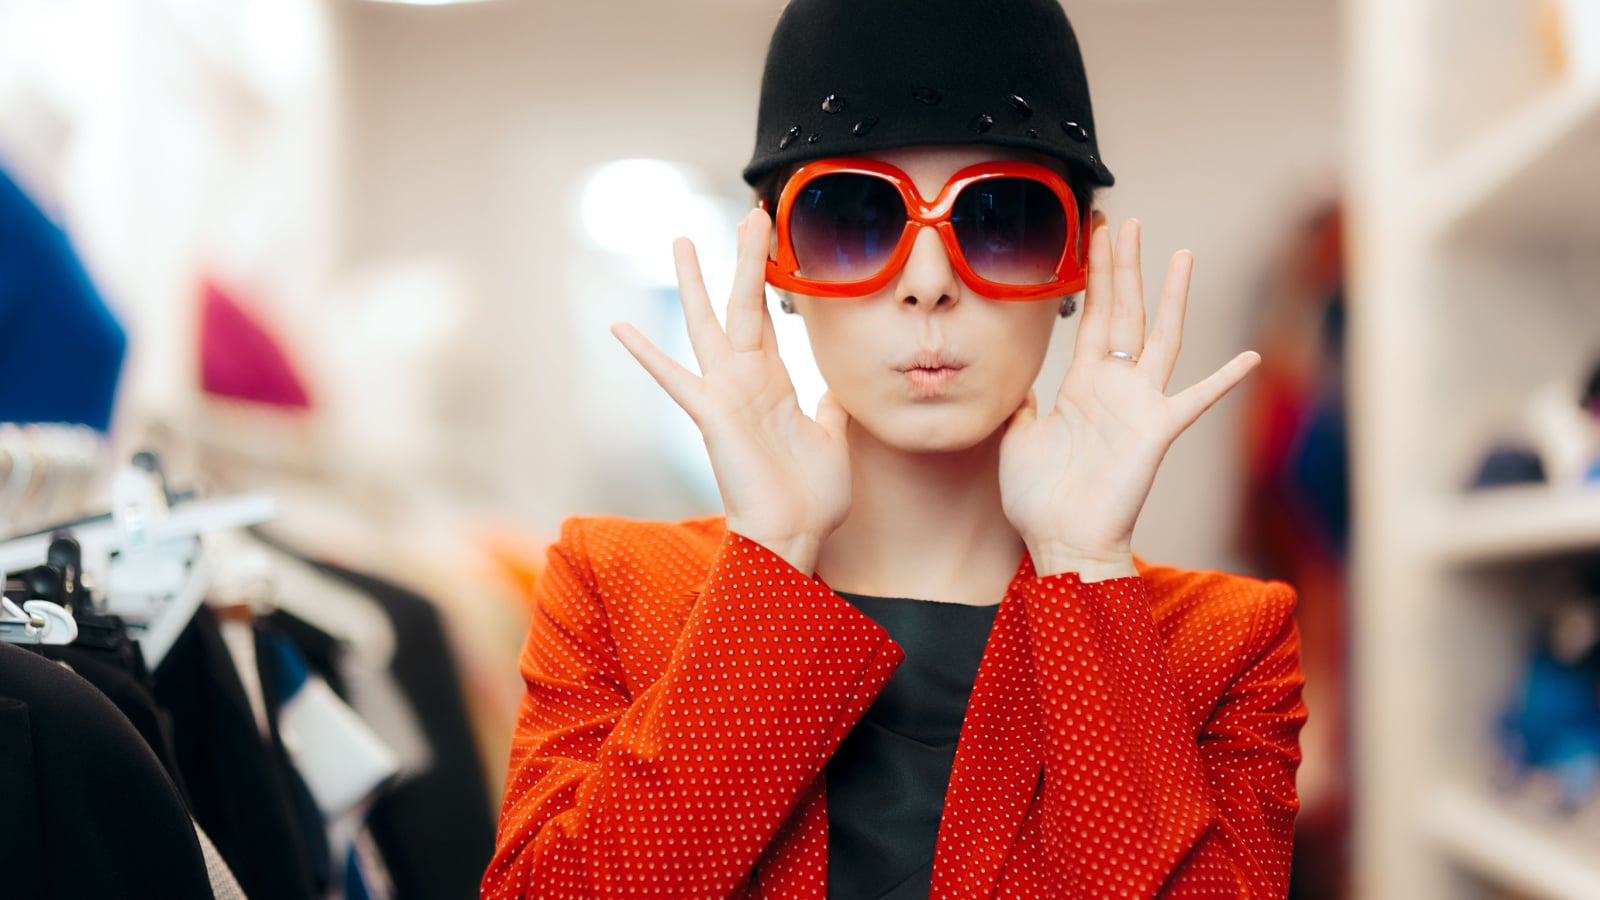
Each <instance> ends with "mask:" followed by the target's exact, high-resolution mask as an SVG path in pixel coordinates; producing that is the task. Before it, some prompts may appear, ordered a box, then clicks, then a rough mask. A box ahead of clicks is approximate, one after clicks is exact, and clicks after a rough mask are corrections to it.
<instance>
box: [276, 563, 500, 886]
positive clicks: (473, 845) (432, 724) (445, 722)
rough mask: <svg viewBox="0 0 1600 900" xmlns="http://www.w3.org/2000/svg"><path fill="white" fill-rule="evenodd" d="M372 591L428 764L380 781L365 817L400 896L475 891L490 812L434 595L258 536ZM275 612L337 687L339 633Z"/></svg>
mask: <svg viewBox="0 0 1600 900" xmlns="http://www.w3.org/2000/svg"><path fill="white" fill-rule="evenodd" d="M263 540H266V541H267V543H269V544H270V545H271V546H274V547H278V548H279V549H280V550H283V551H284V552H286V553H289V554H290V555H291V556H294V557H295V558H297V559H299V560H301V561H302V562H304V563H306V564H307V565H309V566H311V567H313V568H315V569H316V570H318V571H320V572H322V573H324V574H326V575H329V576H331V577H333V578H335V579H337V580H339V581H342V582H344V583H345V584H347V585H349V586H350V587H352V588H355V589H356V590H357V591H359V592H361V593H363V594H365V595H366V596H368V597H370V598H371V599H372V601H373V602H374V603H375V604H377V606H378V607H379V608H380V609H381V610H382V611H383V614H384V616H385V617H387V618H388V620H389V621H390V623H391V624H392V625H393V626H394V633H395V654H394V662H393V663H392V665H391V668H390V671H391V673H392V674H393V675H394V678H395V681H396V682H397V683H398V684H399V685H400V687H401V689H402V690H403V691H404V692H405V695H406V698H407V699H408V700H409V701H410V702H411V705H412V707H413V709H414V710H415V712H416V716H417V721H418V722H419V723H420V724H421V726H422V730H423V732H424V734H425V735H426V737H427V740H428V744H429V746H430V747H431V749H432V759H433V765H432V766H431V767H430V768H429V769H428V770H427V771H425V772H415V773H410V774H409V775H408V776H407V777H405V778H403V779H402V780H401V781H400V782H399V783H397V784H395V785H393V786H391V787H390V788H388V789H387V790H385V791H384V793H383V795H382V796H381V797H380V798H379V799H378V802H377V804H376V805H374V806H373V808H372V812H371V813H370V814H369V815H368V817H367V824H368V826H369V827H370V828H371V830H372V835H373V839H374V840H375V841H376V843H377V845H378V849H379V851H380V852H381V853H382V855H383V859H384V863H385V864H386V865H387V866H388V868H389V872H390V874H391V875H392V876H393V879H394V896H395V898H396V900H444V898H453V897H475V896H477V893H478V882H479V880H480V879H481V878H482V877H483V870H484V869H485V868H487V867H488V865H489V857H490V856H491V855H493V853H494V819H493V816H492V814H491V810H493V809H494V806H493V805H492V804H491V802H490V799H489V794H488V788H487V786H486V783H487V779H486V778H485V775H484V771H483V765H482V763H481V762H480V759H479V757H478V753H477V748H476V745H475V744H474V742H473V736H472V728H471V725H470V724H469V723H468V721H467V713H466V703H465V701H464V699H463V696H464V694H463V689H462V685H461V677H460V675H459V674H458V672H457V670H456V666H455V663H454V662H453V661H452V659H451V656H452V654H451V652H450V647H449V645H448V643H447V642H446V641H445V633H444V625H443V623H442V622H441V621H440V617H439V613H438V610H437V608H436V607H435V606H434V604H433V603H432V602H430V601H429V600H427V599H426V598H424V597H422V596H421V595H419V594H416V593H414V592H412V591H409V590H407V589H405V588H403V587H400V586H399V585H396V584H393V583H391V582H388V581H385V580H384V579H382V578H377V577H375V576H372V575H369V574H366V573H363V572H356V571H353V570H351V569H346V568H343V567H340V566H336V565H332V564H330V563H325V562H322V561H319V560H315V559H311V558H308V557H306V556H304V555H302V554H299V553H296V552H294V551H293V550H290V549H289V548H286V547H283V546H282V545H280V544H277V543H275V542H273V541H271V540H270V539H267V538H263ZM273 621H274V623H275V624H276V625H277V627H279V628H280V629H281V630H283V631H284V632H285V633H286V634H288V635H289V636H290V638H291V639H292V640H294V641H295V643H296V644H297V645H298V646H299V647H300V650H301V651H302V652H303V653H304V654H305V655H306V657H307V659H308V661H309V662H310V664H311V666H312V667H313V668H314V669H316V670H317V671H318V672H319V673H320V674H321V675H322V676H323V677H324V678H325V679H326V680H327V681H328V683H329V684H330V685H331V686H332V687H333V689H334V690H335V691H336V692H338V693H339V694H341V695H342V696H346V697H348V696H349V693H348V691H347V690H346V689H345V685H344V684H343V680H342V679H341V677H340V674H339V666H338V662H337V655H338V652H339V648H338V645H337V642H336V641H334V640H333V639H332V638H329V637H328V636H327V635H322V634H320V632H318V631H317V630H316V629H315V628H314V627H313V626H310V625H308V624H307V623H304V622H301V621H299V620H298V619H296V618H295V617H293V616H291V615H288V614H286V613H281V612H280V613H275V614H274V616H273Z"/></svg>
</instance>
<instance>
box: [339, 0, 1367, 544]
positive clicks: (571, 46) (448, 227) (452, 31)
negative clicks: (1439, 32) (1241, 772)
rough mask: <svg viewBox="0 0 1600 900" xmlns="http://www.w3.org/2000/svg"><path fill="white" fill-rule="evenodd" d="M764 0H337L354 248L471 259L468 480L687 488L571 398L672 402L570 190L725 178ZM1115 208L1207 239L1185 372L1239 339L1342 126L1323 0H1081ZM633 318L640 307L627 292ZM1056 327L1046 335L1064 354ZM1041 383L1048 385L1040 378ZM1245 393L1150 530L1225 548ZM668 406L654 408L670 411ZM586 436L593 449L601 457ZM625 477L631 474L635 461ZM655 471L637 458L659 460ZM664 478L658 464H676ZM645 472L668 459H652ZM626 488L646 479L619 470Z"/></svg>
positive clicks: (461, 410)
mask: <svg viewBox="0 0 1600 900" xmlns="http://www.w3.org/2000/svg"><path fill="white" fill-rule="evenodd" d="M778 9H779V5H778V4H777V3H773V2H734V0H657V2H634V0H593V2H586V3H533V2H517V0H503V2H497V3H487V4H474V5H467V6H462V7H455V8H443V9H441V8H417V7H397V6H387V5H381V4H363V3H354V2H349V3H343V4H340V6H339V12H340V16H339V25H340V30H341V31H342V33H343V41H344V44H343V51H344V65H345V67H346V73H347V78H348V82H347V83H348V86H349V90H348V95H347V98H346V100H347V103H346V109H347V117H346V120H345V128H346V142H345V144H344V155H345V164H346V169H345V175H346V180H345V195H344V200H345V212H344V220H345V222H346V225H347V230H346V232H345V241H344V247H343V250H344V252H345V254H346V257H345V260H344V261H345V262H346V263H347V264H354V263H359V262H364V261H370V260H373V259H383V258H390V257H396V256H404V255H408V254H424V255H440V254H443V255H447V256H451V257H455V258H458V259H460V260H462V261H464V262H465V264H466V268H467V270H468V271H469V272H470V274H471V278H472V281H473V293H472V300H471V303H470V306H469V309H468V311H467V322H468V324H467V329H466V334H467V335H468V338H467V340H469V341H470V344H471V347H472V349H473V352H471V353H470V354H463V355H460V356H459V364H458V365H456V366H455V368H454V370H453V371H452V372H451V373H450V382H449V384H450V386H451V387H450V393H449V397H451V398H452V399H451V401H450V402H449V403H448V404H447V408H448V409H449V410H451V411H452V412H451V414H452V416H453V417H454V421H453V423H452V428H453V431H452V432H451V434H452V437H453V438H454V441H453V446H452V448H451V451H450V452H451V453H452V454H453V455H455V457H456V458H457V459H459V460H463V461H465V460H470V465H464V466H457V467H456V468H457V469H458V470H460V471H464V472H473V473H476V475H474V476H473V478H472V479H471V481H470V483H467V484H464V487H465V488H468V489H471V490H473V491H475V492H476V493H477V494H478V495H480V496H485V497H489V498H494V500H495V502H499V503H501V504H503V505H504V506H505V507H506V508H507V509H508V510H512V511H516V512H519V513H521V514H524V515H527V516H529V517H531V518H532V519H533V521H535V522H536V523H538V524H539V525H541V526H542V527H546V528H553V526H554V524H555V523H556V521H558V520H559V518H560V517H561V516H562V515H565V514H567V513H571V512H578V511H592V510H595V509H599V508H607V509H611V508H623V509H624V511H634V512H638V513H640V514H663V515H671V514H674V513H675V512H678V511H680V510H682V511H684V512H692V511H693V508H692V507H693V503H694V501H693V500H692V499H678V498H675V497H674V496H673V495H672V494H671V492H670V491H669V492H666V493H664V494H663V495H662V496H661V497H660V498H658V499H657V500H655V501H653V502H642V501H640V502H636V503H635V504H634V506H635V507H637V508H635V509H632V510H627V509H626V507H628V505H629V504H628V503H627V502H626V501H625V500H623V499H621V498H618V497H617V496H615V494H614V493H607V492H606V491H604V490H603V489H602V488H603V486H604V485H605V484H608V483H613V484H614V483H615V480H616V479H618V478H621V479H622V481H623V482H624V483H631V482H628V475H627V473H619V472H609V473H608V472H603V471H596V466H598V465H600V463H599V462H597V460H599V459H601V458H603V457H604V454H603V453H601V452H600V451H601V449H602V448H600V447H597V446H595V445H594V444H593V443H590V444H589V445H588V446H586V445H585V438H586V437H587V438H588V440H590V441H592V440H593V436H592V435H587V436H586V435H585V432H584V431H583V430H582V428H581V427H580V426H579V425H578V424H577V423H576V422H575V418H574V417H575V416H576V414H577V411H578V409H579V408H580V407H581V406H582V405H585V404H590V405H592V404H601V403H609V402H616V401H617V397H618V395H619V392H620V393H623V394H631V395H633V396H634V397H635V398H644V400H643V401H642V402H645V403H647V404H648V405H649V406H650V407H651V409H652V410H653V412H650V413H646V414H649V415H662V416H671V415H676V412H675V410H672V409H671V408H670V405H669V403H668V401H667V400H666V398H665V397H664V396H663V395H660V394H659V393H658V392H657V390H658V389H656V388H655V386H654V385H653V383H651V382H649V381H648V380H647V379H646V378H645V377H644V376H643V375H642V374H641V373H637V372H634V371H633V370H632V369H633V365H634V364H633V363H632V361H631V359H629V358H628V357H627V356H626V355H625V354H624V353H623V352H622V351H621V349H620V348H615V347H611V346H610V345H609V344H608V343H607V342H609V341H610V340H611V339H610V337H609V336H608V335H601V336H600V337H599V339H598V340H597V339H596V338H595V336H594V334H593V332H594V331H595V330H596V328H599V327H602V326H601V324H600V323H597V322H592V321H585V322H583V324H582V326H581V327H582V328H583V329H586V331H585V333H584V334H585V335H586V337H575V336H574V334H573V332H572V329H573V328H574V327H576V322H577V320H578V319H581V318H583V316H582V315H581V314H576V315H575V313H574V309H575V308H576V307H575V306H574V303H580V304H581V303H587V302H590V301H589V300H588V299H584V298H576V297H571V296H564V294H563V290H562V285H563V284H567V283H570V280H569V279H565V277H564V275H563V273H564V271H565V270H566V269H567V268H568V267H570V266H571V265H600V264H603V258H602V257H599V256H596V255H595V254H594V252H593V251H591V250H588V249H587V248H586V246H585V245H584V244H583V242H582V240H581V238H580V236H579V235H578V232H577V230H576V226H575V224H574V223H575V218H574V213H573V209H572V202H573V194H574V191H575V181H576V179H577V178H578V177H580V175H581V173H582V172H583V171H584V170H585V169H586V168H587V167H589V166H592V165H594V164H596V163H598V162H602V161H605V160H608V159H613V158H620V157H627V156H656V157H664V158H670V159H676V160H682V161H686V162H690V163H692V164H694V165H696V166H698V167H699V168H700V169H701V170H702V171H704V172H706V173H710V175H711V177H712V178H713V184H712V185H711V186H712V187H714V188H722V189H725V190H726V191H728V192H729V193H731V194H734V195H737V194H738V193H739V191H740V190H741V185H740V183H739V182H738V180H737V172H738V169H739V167H740V166H741V165H742V163H743V161H744V159H745V158H746V156H747V155H748V153H749V148H750V140H751V135H752V132H753V128H754V115H755V110H754V102H755V97H756V90H757V85H758V81H759V77H760V67H761V57H762V54H763V51H764V48H765V40H766V36H767V34H768V32H769V31H770V28H771V24H772V22H773V21H774V20H775V18H776V15H777V11H778ZM1068 12H1069V15H1071V17H1072V18H1073V21H1074V23H1075V25H1076V27H1077V29H1078V31H1079V34H1080V38H1081V42H1082V44H1083V46H1084V48H1085V53H1086V55H1087V62H1088V67H1089V72H1090V79H1091V85H1092V87H1093V91H1094V98H1095V102H1096V112H1097V118H1098V120H1099V124H1100V128H1101V132H1102V139H1101V146H1102V150H1103V151H1104V155H1105V158H1106V159H1107V161H1108V162H1109V164H1110V165H1111V166H1112V168H1113V170H1114V171H1115V172H1116V174H1117V176H1118V186H1117V187H1116V188H1115V189H1113V190H1111V191H1110V192H1108V193H1107V194H1106V195H1105V196H1104V202H1105V205H1106V206H1107V208H1108V209H1109V211H1110V212H1111V214H1112V215H1113V217H1114V218H1120V217H1124V216H1137V217H1139V218H1140V219H1141V220H1142V221H1143V222H1144V226H1145V229H1144V231H1145V236H1146V253H1145V259H1146V261H1147V279H1148V280H1149V281H1151V282H1152V284H1154V283H1156V282H1158V281H1159V278H1160V271H1161V269H1160V264H1161V263H1162V262H1164V260H1165V259H1166V258H1167V257H1168V256H1170V254H1171V253H1172V252H1173V251H1175V250H1177V249H1179V248H1180V247H1188V248H1190V249H1192V250H1193V251H1194V252H1195V254H1196V258H1197V266H1196V274H1195V284H1194V290H1193V296H1192V301H1191V305H1190V322H1189V327H1188V333H1187V344H1186V347H1185V356H1184V360H1183V362H1182V363H1181V364H1180V367H1179V370H1178V373H1177V377H1176V382H1183V383H1187V382H1190V381H1193V380H1195V379H1198V378H1199V377H1201V376H1202V375H1203V374H1204V373H1205V372H1207V371H1209V370H1210V368H1211V367H1214V366H1216V365H1220V364H1221V363H1222V362H1223V361H1225V360H1226V359H1227V358H1229V357H1230V356H1231V355H1232V354H1233V353H1235V352H1237V350H1240V349H1244V348H1245V347H1246V346H1247V343H1246V342H1247V339H1248V336H1249V334H1250V331H1251V321H1250V318H1251V307H1252V304H1253V303H1254V301H1255V297H1254V291H1255V284H1256V281H1257V280H1258V279H1259V278H1260V276H1261V272H1262V269H1263V267H1264V266H1265V265H1266V259H1267V257H1268V255H1269V254H1270V253H1272V252H1274V250H1275V249H1276V246H1277V242H1278V241H1279V240H1280V239H1281V236H1282V235H1283V234H1284V233H1285V232H1286V230H1287V228H1288V227H1289V226H1291V225H1292V224H1294V223H1295V222H1296V221H1297V219H1298V218H1299V216H1301V215H1302V214H1304V213H1305V212H1306V211H1307V210H1308V208H1309V207H1310V205H1311V203H1312V200H1313V199H1315V198H1318V197H1320V196H1322V194H1323V193H1327V192H1331V191H1332V190H1334V189H1335V183H1334V169H1335V160H1336V152H1337V148H1338V139H1339V133H1338V131H1339V124H1338V114H1337V111H1338V110H1339V102H1338V96H1337V91H1338V77H1337V74H1338V73H1337V69H1336V66H1337V48H1336V46H1335V35H1336V34H1337V32H1338V29H1337V27H1336V25H1337V22H1336V4H1335V3H1334V2H1332V0H1316V2H1312V0H1297V2H1290V3H1283V2H1270V0H1222V2H1211V3H1205V4H1195V3H1184V2H1179V0H1149V2H1132V0H1129V2H1110V0H1101V2H1075V3H1071V4H1069V5H1068ZM638 314H639V315H641V316H646V317H648V314H647V313H646V312H644V311H640V312H639V313H638ZM1071 327H1072V326H1071V325H1068V326H1065V327H1063V329H1062V330H1061V333H1060V336H1059V338H1058V342H1057V343H1058V347H1059V348H1060V349H1059V352H1058V353H1057V354H1056V355H1055V356H1054V357H1053V359H1054V360H1055V363H1054V365H1053V366H1049V367H1047V374H1046V376H1045V379H1046V380H1048V379H1050V378H1053V377H1057V376H1058V374H1059V372H1060V366H1061V365H1063V364H1064V355H1065V353H1066V352H1067V348H1069V347H1070V336H1071ZM593 352H609V353H610V354H611V358H612V359H613V360H614V370H612V372H611V377H612V378H613V380H612V381H611V382H610V383H609V384H605V385H595V386H594V387H593V389H589V386H587V385H585V384H581V383H574V379H573V377H572V376H573V373H574V372H576V371H577V370H578V368H579V364H578V362H576V361H575V360H574V358H573V354H574V353H593ZM1051 386H1052V387H1053V385H1051ZM1238 408H1239V404H1238V403H1225V405H1224V406H1222V407H1219V408H1218V409H1217V410H1215V411H1214V412H1213V414H1212V415H1210V416H1209V417H1208V418H1207V419H1205V420H1203V421H1202V422H1201V423H1200V424H1199V425H1198V426H1196V428H1195V429H1194V430H1193V431H1192V432H1191V433H1190V434H1188V435H1186V436H1185V437H1184V438H1183V439H1182V440H1181V441H1180V442H1179V444H1178V445H1177V446H1176V447H1175V448H1174V451H1173V452H1172V454H1171V455H1170V456H1169V457H1168V460H1167V462H1166V464H1165V466H1164V467H1163V470H1162V474H1161V476H1160V479H1159V481H1158V483H1157V486H1156V490H1155V492H1154V494H1153V495H1152V497H1151V499H1150V501H1149V505H1148V507H1147V511H1146V513H1145V515H1144V517H1143V519H1142V521H1141V526H1140V531H1139V545H1140V547H1141V548H1142V550H1143V552H1145V553H1147V554H1149V555H1151V556H1153V557H1156V558H1160V559H1163V560H1168V561H1171V562H1174V563H1178V564H1184V565H1222V564H1227V562H1228V550H1229V540H1230V535H1229V531H1230V529H1229V528H1227V527H1218V526H1219V525H1226V524H1227V523H1229V522H1230V521H1231V516H1232V510H1233V503H1234V493H1235V489H1234V486H1235V484H1236V477H1235V476H1236V469H1237V465H1236V463H1235V457H1236V454H1235V450H1234V441H1235V419H1236V413H1237V411H1238ZM663 427H665V426H663ZM597 454H599V455H597ZM633 474H634V475H635V476H637V475H638V474H639V473H637V472H635V473H633ZM654 477H655V476H652V478H654ZM669 477H670V476H669ZM655 480H656V483H659V480H660V479H659V478H656V479H655ZM629 496H631V497H634V498H638V497H640V496H641V495H640V494H639V493H637V492H632V493H630V494H629Z"/></svg>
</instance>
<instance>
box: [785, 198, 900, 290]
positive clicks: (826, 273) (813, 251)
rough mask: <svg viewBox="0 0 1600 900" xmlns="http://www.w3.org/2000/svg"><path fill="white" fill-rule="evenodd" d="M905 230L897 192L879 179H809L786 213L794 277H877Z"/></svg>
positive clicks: (840, 278)
mask: <svg viewBox="0 0 1600 900" xmlns="http://www.w3.org/2000/svg"><path fill="white" fill-rule="evenodd" d="M905 227H906V207H905V203H904V201H902V200H901V199H900V191H899V190H897V189H896V188H895V186H894V185H892V184H890V183H889V182H887V181H884V180H883V179H882V178H874V177H872V176H871V175H857V174H852V173H840V174H837V175H823V176H822V177H820V178H815V179H812V180H811V181H810V182H808V183H807V184H806V185H805V187H803V188H802V189H801V191H800V195H799V196H798V197H796V198H795V202H794V207H793V208H792V209H791V210H790V211H789V240H790V242H791V243H792V244H793V245H794V255H795V261H796V262H797V263H799V265H800V275H801V276H802V277H804V278H810V279H813V280H816V281H859V280H860V279H863V278H867V277H870V276H872V275H875V274H877V273H878V272H879V271H880V270H882V269H883V267H884V264H885V263H887V262H888V261H889V257H890V256H892V255H894V248H895V245H896V244H897V243H898V242H899V240H900V234H901V232H903V231H904V230H905Z"/></svg>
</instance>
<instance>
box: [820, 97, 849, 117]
mask: <svg viewBox="0 0 1600 900" xmlns="http://www.w3.org/2000/svg"><path fill="white" fill-rule="evenodd" d="M822 111H823V112H825V113H827V114H828V115H830V116H831V115H833V114H834V113H841V112H844V98H843V97H841V96H839V95H838V94H829V95H828V96H826V97H823V98H822Z"/></svg>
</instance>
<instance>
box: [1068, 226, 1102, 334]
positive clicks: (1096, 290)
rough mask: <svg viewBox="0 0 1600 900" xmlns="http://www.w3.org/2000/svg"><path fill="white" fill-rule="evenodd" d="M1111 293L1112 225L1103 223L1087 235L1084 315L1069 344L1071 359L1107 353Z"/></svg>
mask: <svg viewBox="0 0 1600 900" xmlns="http://www.w3.org/2000/svg"><path fill="white" fill-rule="evenodd" d="M1111 297H1112V280H1111V229H1110V228H1108V227H1106V226H1104V225H1102V226H1100V227H1099V228H1096V229H1095V230H1094V234H1092V235H1090V236H1089V277H1088V279H1087V281H1086V283H1085V286H1084V292H1083V319H1082V320H1081V321H1079V322H1078V336H1077V339H1076V340H1075V341H1074V342H1073V345H1072V361H1073V363H1075V364H1076V363H1077V361H1078V360H1086V361H1096V360H1099V359H1101V358H1103V357H1104V356H1105V355H1106V340H1107V337H1108V328H1109V321H1110V315H1109V311H1108V310H1107V307H1108V306H1109V305H1110V302H1111Z"/></svg>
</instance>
